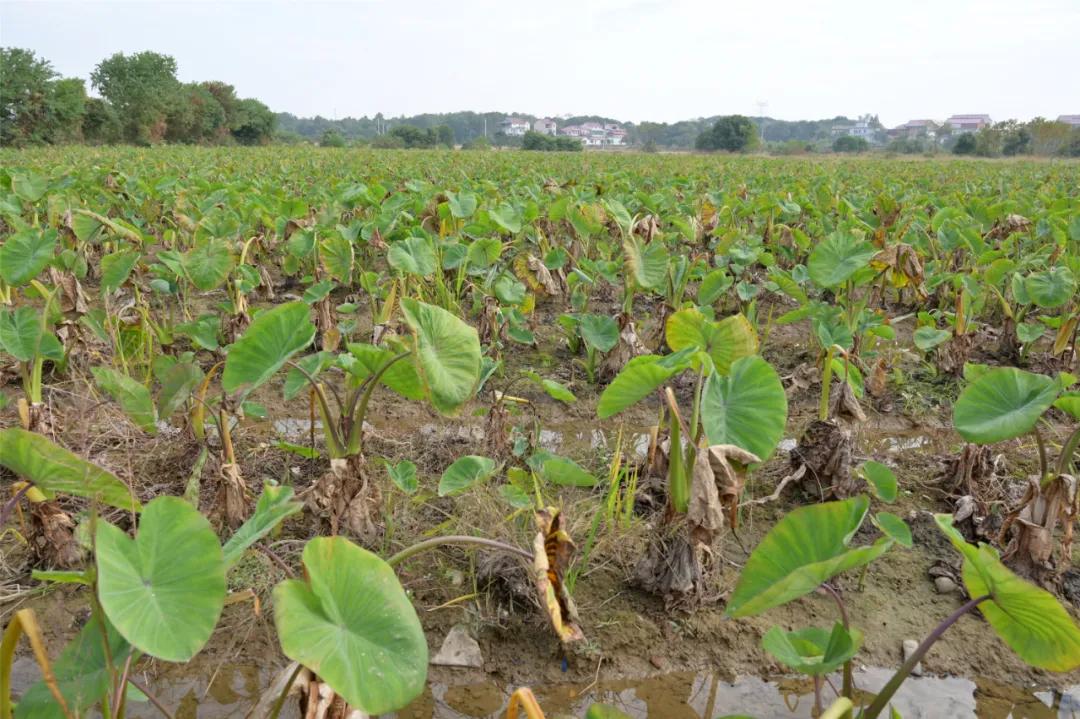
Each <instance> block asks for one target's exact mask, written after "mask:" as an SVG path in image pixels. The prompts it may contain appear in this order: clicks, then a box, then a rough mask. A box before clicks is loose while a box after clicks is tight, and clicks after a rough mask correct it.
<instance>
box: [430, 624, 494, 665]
mask: <svg viewBox="0 0 1080 719" xmlns="http://www.w3.org/2000/svg"><path fill="white" fill-rule="evenodd" d="M431 663H432V664H436V665H439V666H443V667H470V668H473V669H482V668H483V666H484V657H483V655H482V654H481V653H480V645H479V644H477V643H476V640H475V639H473V638H472V637H471V636H469V629H468V628H467V627H466V626H465V625H464V624H455V625H454V626H453V628H452V629H451V630H450V633H449V634H447V635H446V639H444V640H443V643H442V648H440V649H439V653H438V654H436V655H435V656H434V657H433V658H432V660H431Z"/></svg>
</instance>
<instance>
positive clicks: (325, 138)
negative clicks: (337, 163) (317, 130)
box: [319, 130, 345, 147]
mask: <svg viewBox="0 0 1080 719" xmlns="http://www.w3.org/2000/svg"><path fill="white" fill-rule="evenodd" d="M319 146H320V147H345V138H344V137H343V136H342V134H341V133H340V132H338V131H337V130H327V131H326V132H324V133H323V134H322V137H321V138H320V139H319Z"/></svg>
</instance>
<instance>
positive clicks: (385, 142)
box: [371, 134, 405, 150]
mask: <svg viewBox="0 0 1080 719" xmlns="http://www.w3.org/2000/svg"><path fill="white" fill-rule="evenodd" d="M371 146H372V147H373V148H375V149H376V150H401V149H404V148H405V141H404V140H402V139H401V138H400V137H399V136H397V135H394V134H387V135H379V136H378V137H376V138H375V139H374V140H372V141H371Z"/></svg>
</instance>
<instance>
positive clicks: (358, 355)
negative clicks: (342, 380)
mask: <svg viewBox="0 0 1080 719" xmlns="http://www.w3.org/2000/svg"><path fill="white" fill-rule="evenodd" d="M348 349H349V354H350V355H352V358H353V359H355V360H356V361H355V362H352V363H350V364H349V365H348V370H349V374H351V375H352V376H353V377H354V378H355V379H356V380H363V379H365V378H367V377H369V376H371V375H373V374H375V373H376V372H378V371H379V370H380V369H382V368H383V367H384V366H385V365H386V363H387V362H389V361H391V360H392V359H394V357H395V356H396V353H394V352H393V351H391V350H388V349H386V348H385V347H376V346H375V345H369V344H363V343H359V342H357V343H353V342H350V343H349V345H348ZM379 382H380V383H381V384H384V385H386V386H387V387H389V388H390V389H391V390H393V391H394V392H397V393H398V394H400V395H401V396H402V397H404V398H406V399H423V398H424V383H423V382H421V381H420V375H419V374H418V373H417V371H416V365H414V364H413V363H412V362H410V361H409V359H408V358H407V357H406V358H402V359H400V360H398V361H397V362H394V364H392V365H390V366H389V367H388V368H387V369H386V371H385V372H383V373H382V375H381V376H380V377H379Z"/></svg>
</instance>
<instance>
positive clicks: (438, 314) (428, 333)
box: [401, 298, 480, 414]
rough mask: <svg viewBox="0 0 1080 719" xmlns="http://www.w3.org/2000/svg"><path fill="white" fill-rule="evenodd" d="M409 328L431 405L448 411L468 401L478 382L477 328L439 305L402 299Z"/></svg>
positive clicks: (478, 350) (445, 411) (402, 306)
mask: <svg viewBox="0 0 1080 719" xmlns="http://www.w3.org/2000/svg"><path fill="white" fill-rule="evenodd" d="M401 310H402V312H403V313H404V314H405V321H406V322H407V323H408V325H409V328H410V329H411V330H412V340H413V342H412V344H413V353H414V354H415V356H416V367H417V369H418V370H419V372H420V378H421V379H422V380H423V382H424V386H425V387H426V388H427V392H428V397H429V398H430V399H431V404H432V405H433V406H434V407H435V409H437V410H438V411H439V412H442V413H443V414H451V413H453V412H454V411H455V410H457V409H458V407H460V406H461V405H463V404H464V403H465V402H467V401H468V400H470V399H471V398H472V396H473V394H474V393H475V391H476V386H477V384H478V383H479V381H480V338H479V336H478V335H477V334H476V328H474V327H472V326H470V325H469V324H467V323H466V322H463V321H462V320H461V319H459V318H457V317H455V316H454V315H452V314H450V313H449V312H447V311H446V310H444V309H442V308H441V307H435V306H433V305H428V304H425V303H423V302H419V301H417V300H414V299H411V298H406V299H403V300H402V301H401Z"/></svg>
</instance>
